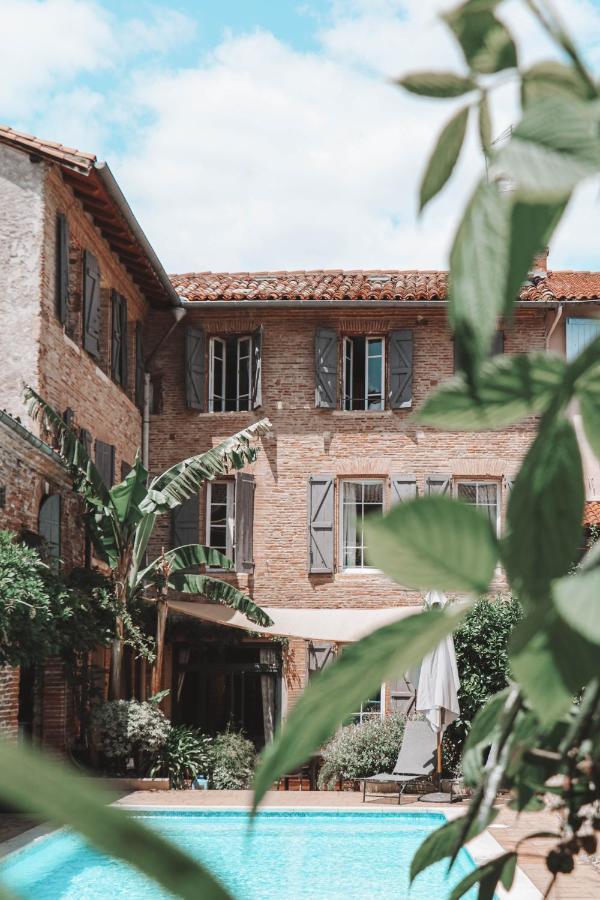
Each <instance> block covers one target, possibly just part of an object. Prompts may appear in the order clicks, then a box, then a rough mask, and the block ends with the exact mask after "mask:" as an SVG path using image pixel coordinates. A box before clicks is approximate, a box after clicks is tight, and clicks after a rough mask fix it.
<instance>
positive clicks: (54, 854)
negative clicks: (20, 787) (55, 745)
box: [0, 810, 477, 900]
mask: <svg viewBox="0 0 600 900" xmlns="http://www.w3.org/2000/svg"><path fill="white" fill-rule="evenodd" d="M136 816H137V817H138V818H139V819H141V820H142V821H143V822H144V824H145V825H147V826H149V827H151V828H155V829H156V830H157V831H159V832H160V833H161V834H162V835H164V836H165V837H166V838H168V839H169V840H171V841H173V842H174V843H176V844H178V845H179V846H180V847H183V848H184V849H185V850H186V851H187V852H188V853H190V854H191V855H192V856H194V857H195V858H196V859H199V860H201V861H202V862H203V863H205V864H206V865H207V866H209V867H210V869H211V870H212V871H213V872H214V874H215V875H217V876H218V877H219V878H220V879H221V880H222V882H223V883H224V884H225V885H226V886H227V887H228V889H229V890H230V892H231V893H232V895H233V896H234V897H235V898H237V900H275V898H277V900H342V898H343V900H358V898H361V900H364V898H369V900H391V898H394V900H401V898H410V900H444V898H447V897H448V895H449V893H450V889H451V887H453V886H454V885H455V884H456V883H457V882H458V881H460V879H461V878H463V877H464V876H465V875H466V874H467V873H468V872H469V871H471V870H472V869H473V867H474V864H473V862H472V860H471V858H470V856H469V854H468V853H467V852H466V851H464V850H463V851H461V855H460V856H459V858H458V860H457V863H456V864H455V866H454V868H453V870H452V872H451V874H450V875H449V876H447V874H446V869H447V864H446V863H438V864H436V865H435V866H431V867H430V868H429V869H427V870H426V871H425V872H423V873H422V874H421V875H419V877H418V878H417V879H416V881H415V883H414V885H413V887H412V888H411V889H410V893H409V885H408V870H409V866H410V861H411V859H412V856H413V853H414V852H415V850H416V849H417V847H418V846H419V844H420V843H421V841H422V840H423V839H424V838H425V837H426V836H427V835H428V834H429V833H430V832H431V831H433V830H434V829H435V828H438V827H439V826H440V825H442V824H443V823H444V821H445V818H444V816H443V815H441V814H439V813H407V812H398V813H396V812H390V813H382V812H371V811H369V812H364V813H363V812H350V811H343V812H328V811H325V810H320V811H316V810H315V811H310V812H308V811H302V812H296V811H292V810H277V811H275V810H265V811H263V812H261V813H260V814H259V816H258V821H257V823H256V826H255V828H254V830H253V831H249V830H248V817H247V815H246V813H244V812H241V811H239V812H238V811H229V810H218V811H209V810H202V811H193V812H192V811H190V812H187V811H186V812H173V811H164V812H162V811H161V812H144V813H136ZM0 878H1V881H2V883H3V884H5V885H6V886H7V887H8V888H9V889H11V890H12V891H14V892H15V893H16V894H17V895H18V896H19V897H22V898H25V900H58V898H62V900H67V898H68V900H99V898H107V897H108V898H111V900H115V898H125V897H127V898H128V900H134V898H135V900H137V898H140V900H159V898H164V897H167V896H168V895H167V894H165V893H164V892H163V891H162V890H160V889H159V888H158V887H157V886H156V885H155V884H154V883H152V882H151V881H148V880H147V879H145V878H144V877H143V876H141V875H139V874H138V873H137V872H136V871H135V870H134V869H131V868H129V867H128V866H126V865H124V864H123V863H120V862H117V861H115V860H113V859H109V858H107V857H105V856H103V855H102V854H101V853H98V852H97V851H96V850H93V849H92V848H90V847H89V846H87V845H86V844H85V843H84V842H83V841H81V840H80V839H79V838H78V837H76V836H75V835H73V834H71V833H70V832H68V831H65V830H61V831H59V832H56V833H54V834H51V835H48V836H47V837H44V838H41V839H39V840H38V841H35V842H34V843H33V844H30V845H29V846H28V847H25V848H23V849H22V850H20V851H18V852H17V853H15V854H13V855H11V856H10V857H9V858H8V859H7V860H5V861H4V862H3V863H2V864H1V865H0ZM476 893H477V892H476V890H473V891H470V892H469V893H468V894H466V895H465V896H466V897H468V898H469V900H472V898H474V897H475V896H476Z"/></svg>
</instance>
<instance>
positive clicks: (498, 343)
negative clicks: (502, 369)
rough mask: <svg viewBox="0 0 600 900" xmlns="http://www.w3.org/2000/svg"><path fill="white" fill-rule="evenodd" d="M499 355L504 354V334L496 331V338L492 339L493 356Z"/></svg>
mask: <svg viewBox="0 0 600 900" xmlns="http://www.w3.org/2000/svg"><path fill="white" fill-rule="evenodd" d="M498 353H504V332H503V331H496V333H495V334H494V337H493V339H492V354H491V355H492V356H497V355H498Z"/></svg>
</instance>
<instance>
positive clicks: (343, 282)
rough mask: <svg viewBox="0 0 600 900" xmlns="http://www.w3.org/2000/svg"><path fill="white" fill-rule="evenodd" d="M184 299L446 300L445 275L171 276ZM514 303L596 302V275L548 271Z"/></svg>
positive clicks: (599, 293) (599, 280)
mask: <svg viewBox="0 0 600 900" xmlns="http://www.w3.org/2000/svg"><path fill="white" fill-rule="evenodd" d="M171 281H172V282H173V285H174V287H175V289H176V290H177V292H178V293H179V294H180V295H181V296H182V297H183V298H184V299H185V300H248V301H254V300H264V301H268V300H295V301H302V300H327V301H334V300H364V301H365V302H369V301H370V302H379V301H381V300H445V299H446V297H447V286H448V273H447V272H442V271H417V270H409V271H400V270H398V269H369V270H361V269H358V270H352V271H348V270H343V269H318V270H315V271H295V272H188V273H186V274H182V275H171ZM519 299H521V300H530V301H532V302H535V301H536V300H596V299H600V272H566V271H565V272H548V273H546V274H544V275H536V276H533V277H532V278H531V280H530V281H527V282H526V283H525V284H524V285H523V287H522V289H521V293H520V297H519Z"/></svg>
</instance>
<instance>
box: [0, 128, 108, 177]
mask: <svg viewBox="0 0 600 900" xmlns="http://www.w3.org/2000/svg"><path fill="white" fill-rule="evenodd" d="M0 143H3V144H10V145H11V146H12V147H18V148H20V149H22V150H27V151H29V153H35V154H38V155H39V156H43V157H44V158H45V159H50V160H52V161H53V162H57V163H60V164H61V165H67V166H70V167H71V168H74V169H77V170H78V171H80V172H88V171H89V170H90V169H91V168H92V166H93V165H94V163H95V162H96V157H95V155H94V154H93V153H84V151H83V150H75V149H74V148H73V147H65V146H64V144H57V143H56V142H55V141H45V140H42V138H38V137H35V136H34V135H32V134H25V132H23V131H15V129H14V128H9V126H8V125H0Z"/></svg>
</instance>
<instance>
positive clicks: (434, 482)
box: [427, 472, 452, 494]
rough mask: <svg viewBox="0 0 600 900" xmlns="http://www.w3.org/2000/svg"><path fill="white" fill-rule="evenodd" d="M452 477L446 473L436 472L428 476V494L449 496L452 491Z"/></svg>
mask: <svg viewBox="0 0 600 900" xmlns="http://www.w3.org/2000/svg"><path fill="white" fill-rule="evenodd" d="M451 481H452V475H451V474H446V473H445V472H442V473H439V472H436V473H434V474H433V475H428V476H427V493H428V494H447V493H448V492H449V490H450V483H451Z"/></svg>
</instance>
